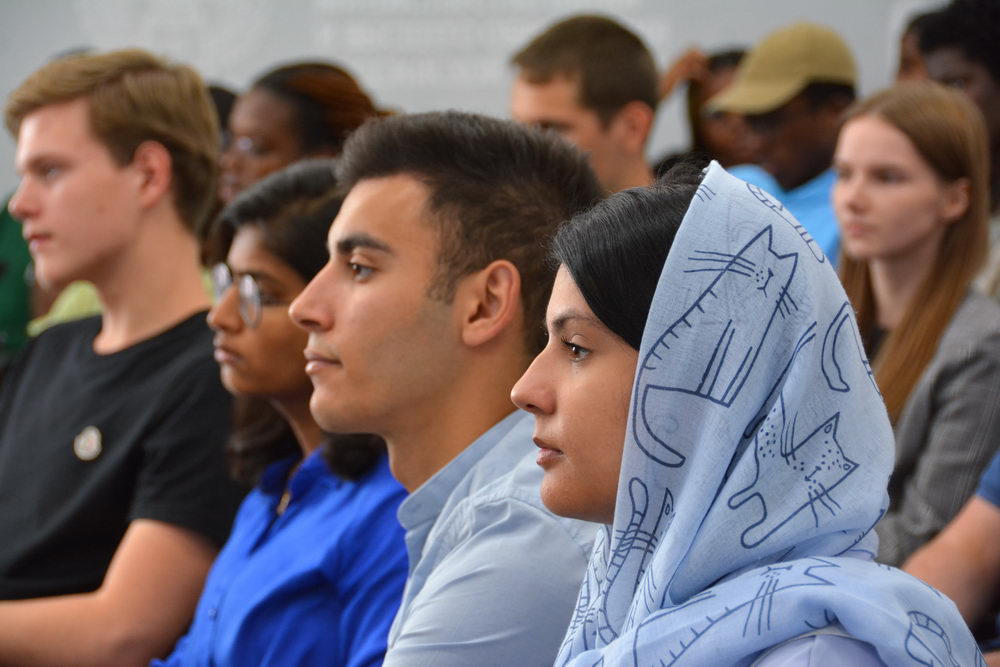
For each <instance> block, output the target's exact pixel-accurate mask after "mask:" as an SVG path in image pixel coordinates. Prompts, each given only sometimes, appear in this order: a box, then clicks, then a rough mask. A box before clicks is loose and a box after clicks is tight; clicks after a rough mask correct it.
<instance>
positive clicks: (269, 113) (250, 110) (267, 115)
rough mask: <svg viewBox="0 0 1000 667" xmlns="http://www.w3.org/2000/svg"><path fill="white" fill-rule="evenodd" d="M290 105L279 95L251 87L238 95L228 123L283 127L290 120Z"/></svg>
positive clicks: (235, 125)
mask: <svg viewBox="0 0 1000 667" xmlns="http://www.w3.org/2000/svg"><path fill="white" fill-rule="evenodd" d="M292 116H293V109H292V106H291V105H290V104H289V103H288V102H286V101H285V100H283V99H282V98H281V97H279V96H277V95H275V94H274V93H271V92H269V91H267V90H265V89H263V88H251V89H250V90H249V91H247V92H246V93H244V94H243V95H240V97H239V98H238V99H237V100H236V104H235V105H234V106H233V111H232V113H231V114H230V116H229V124H230V126H233V127H234V128H235V127H237V126H253V127H255V128H256V127H258V126H260V127H263V128H265V129H285V127H286V126H287V125H289V124H290V123H291V121H292Z"/></svg>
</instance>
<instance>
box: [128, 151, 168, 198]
mask: <svg viewBox="0 0 1000 667" xmlns="http://www.w3.org/2000/svg"><path fill="white" fill-rule="evenodd" d="M129 166H130V167H132V169H133V170H134V171H135V173H136V176H137V178H138V187H139V201H140V202H141V203H142V204H143V205H144V206H152V205H154V204H156V203H157V202H159V201H160V200H161V199H163V197H164V196H165V195H169V194H170V184H171V182H172V181H173V159H172V158H171V157H170V151H168V150H167V148H166V146H164V145H163V144H161V143H160V142H158V141H144V142H142V143H141V144H139V146H138V148H136V149H135V153H134V154H133V156H132V163H131V164H130V165H129Z"/></svg>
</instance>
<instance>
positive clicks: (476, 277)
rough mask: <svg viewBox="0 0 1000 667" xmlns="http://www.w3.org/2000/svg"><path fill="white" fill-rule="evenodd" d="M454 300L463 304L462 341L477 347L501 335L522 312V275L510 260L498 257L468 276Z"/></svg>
mask: <svg viewBox="0 0 1000 667" xmlns="http://www.w3.org/2000/svg"><path fill="white" fill-rule="evenodd" d="M455 299H456V301H458V303H459V304H460V309H459V315H460V317H461V318H462V320H461V322H460V323H459V325H460V327H461V332H462V342H463V343H465V344H466V345H468V346H469V347H477V346H479V345H483V344H485V343H488V342H490V341H491V340H494V339H496V338H497V337H499V336H500V335H501V334H502V333H503V332H504V331H506V330H507V329H509V328H510V326H511V325H512V324H513V323H514V322H515V321H516V320H517V318H518V315H519V314H520V312H521V274H520V273H519V272H518V270H517V267H515V266H514V265H513V264H512V263H511V262H509V261H508V260H506V259H498V260H495V261H493V262H491V263H490V264H489V266H487V267H486V268H484V269H482V270H480V271H477V272H475V273H473V274H471V275H469V276H466V277H465V278H463V279H462V281H461V282H460V283H459V286H458V289H457V290H456V292H455Z"/></svg>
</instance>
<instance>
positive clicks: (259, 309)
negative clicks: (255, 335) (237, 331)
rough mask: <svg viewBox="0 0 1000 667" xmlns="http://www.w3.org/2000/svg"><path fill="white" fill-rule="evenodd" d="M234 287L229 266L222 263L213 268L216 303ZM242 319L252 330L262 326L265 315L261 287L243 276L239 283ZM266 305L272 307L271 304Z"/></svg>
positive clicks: (247, 276)
mask: <svg viewBox="0 0 1000 667" xmlns="http://www.w3.org/2000/svg"><path fill="white" fill-rule="evenodd" d="M232 285H233V274H232V272H231V271H230V270H229V266H228V265H227V264H224V263H222V262H220V263H218V264H216V265H215V266H213V267H212V287H213V288H214V290H215V300H216V302H218V301H221V300H222V297H223V296H224V295H225V294H226V291H227V290H228V289H229V288H230V287H232ZM237 288H238V289H239V292H238V294H239V298H240V317H241V318H243V323H244V324H245V325H247V326H248V327H249V328H251V329H256V328H257V327H258V326H260V319H261V315H262V314H263V309H264V305H265V304H264V301H263V298H262V297H261V294H260V285H258V284H257V281H256V280H254V278H253V276H251V275H249V274H243V275H242V276H240V279H239V283H238V284H237ZM266 305H272V304H271V303H270V302H269V303H268V304H266Z"/></svg>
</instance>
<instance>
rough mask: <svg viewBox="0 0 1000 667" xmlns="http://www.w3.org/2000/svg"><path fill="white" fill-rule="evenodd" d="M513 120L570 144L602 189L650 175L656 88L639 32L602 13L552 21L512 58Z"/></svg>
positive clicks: (624, 185)
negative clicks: (649, 147) (584, 158)
mask: <svg viewBox="0 0 1000 667" xmlns="http://www.w3.org/2000/svg"><path fill="white" fill-rule="evenodd" d="M511 63H512V64H513V65H514V68H515V70H516V76H515V79H514V85H513V87H512V88H511V93H510V114H511V117H513V118H514V120H516V121H518V122H520V123H527V124H529V125H537V126H539V127H542V128H548V129H551V130H554V131H556V132H558V133H559V134H561V135H562V136H563V137H565V138H566V139H568V140H569V141H571V142H572V143H574V144H576V146H577V147H578V148H579V149H580V150H581V151H583V152H584V154H586V155H587V158H588V160H589V161H590V166H591V167H592V168H593V170H594V173H595V174H597V178H598V180H599V181H600V182H601V185H603V186H604V189H605V190H606V191H608V192H617V191H618V190H624V189H626V188H631V187H635V186H640V185H649V184H650V183H652V182H653V169H652V167H651V166H650V165H649V162H648V161H647V160H646V143H647V142H648V140H649V135H650V133H651V132H652V129H653V119H654V117H655V115H656V105H657V102H658V96H657V93H656V86H657V83H656V81H657V75H656V64H655V62H654V61H653V56H652V54H650V52H649V49H648V48H646V45H645V44H644V43H643V42H642V40H641V39H640V38H639V36H638V35H636V34H635V33H634V32H632V31H631V30H628V29H627V28H625V27H624V26H623V25H621V24H620V23H618V22H617V21H614V20H612V19H610V18H608V17H605V16H573V17H570V18H567V19H564V20H562V21H559V22H558V23H556V24H554V25H552V26H550V27H549V28H548V29H546V30H545V31H544V32H542V33H541V34H540V35H537V36H536V37H534V38H533V39H532V40H531V41H530V42H528V44H527V45H525V46H524V47H523V48H521V49H520V50H519V51H518V52H517V53H515V54H514V55H513V57H512V58H511Z"/></svg>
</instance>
